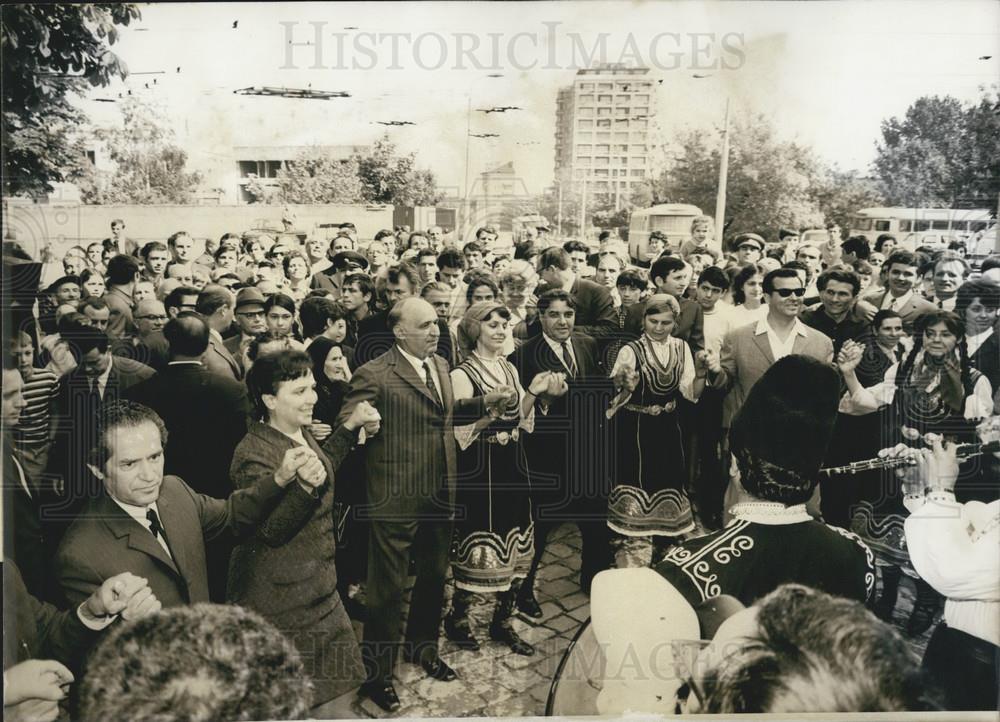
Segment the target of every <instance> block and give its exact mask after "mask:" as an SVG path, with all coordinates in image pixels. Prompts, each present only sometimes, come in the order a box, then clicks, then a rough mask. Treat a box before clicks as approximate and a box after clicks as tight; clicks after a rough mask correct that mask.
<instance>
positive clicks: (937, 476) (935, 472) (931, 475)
mask: <svg viewBox="0 0 1000 722" xmlns="http://www.w3.org/2000/svg"><path fill="white" fill-rule="evenodd" d="M925 440H927V441H928V442H929V443H930V445H931V447H930V448H929V449H926V448H925V449H915V448H913V447H910V446H907V445H906V444H897V445H896V446H894V447H892V448H891V449H882V450H881V451H880V452H878V455H879V457H881V458H885V457H895V458H904V459H908V460H909V464H908V465H906V466H902V467H900V468H898V469H896V476H897V477H899V478H900V479H901V480H902V482H903V493H904V495H906V496H923V495H924V494H927V493H929V492H933V491H946V492H951V491H953V490H954V489H955V480H956V479H957V478H958V459H957V458H956V455H955V450H956V445H955V444H953V443H951V442H945V441H943V440H942V437H940V436H938V435H937V434H927V435H925Z"/></svg>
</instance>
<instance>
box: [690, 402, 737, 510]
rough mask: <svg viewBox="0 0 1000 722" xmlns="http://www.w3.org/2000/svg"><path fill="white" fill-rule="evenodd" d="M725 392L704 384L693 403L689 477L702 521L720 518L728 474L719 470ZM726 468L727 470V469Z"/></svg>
mask: <svg viewBox="0 0 1000 722" xmlns="http://www.w3.org/2000/svg"><path fill="white" fill-rule="evenodd" d="M725 398H726V395H725V394H724V393H722V392H720V391H719V390H718V389H714V388H711V387H708V388H706V389H705V390H704V392H702V395H701V398H700V399H698V403H697V404H695V405H694V409H693V412H692V420H693V422H694V426H695V433H694V438H695V448H694V453H692V454H691V456H690V457H689V458H690V459H691V464H690V468H691V479H692V480H693V489H694V492H695V499H696V501H697V503H698V512H699V515H700V517H701V520H702V522H703V523H705V522H706V520H707V521H709V522H711V523H716V522H718V521H719V520H720V519H721V518H722V497H723V495H724V494H725V493H726V485H727V484H728V483H729V474H728V473H726V474H723V473H722V461H721V459H722V446H723V432H724V431H726V430H725V429H723V428H722V402H723V400H724V399H725ZM727 471H728V470H727Z"/></svg>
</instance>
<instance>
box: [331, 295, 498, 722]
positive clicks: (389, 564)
mask: <svg viewBox="0 0 1000 722" xmlns="http://www.w3.org/2000/svg"><path fill="white" fill-rule="evenodd" d="M386 321H387V325H388V327H389V329H391V331H392V334H393V338H394V343H393V345H392V347H391V348H390V349H389V350H388V351H386V352H385V353H383V354H382V355H380V356H378V357H377V358H375V359H373V360H371V361H369V362H368V363H366V364H364V365H363V366H361V367H360V368H359V369H358V370H357V371H355V373H354V376H353V378H352V379H351V388H350V391H349V392H348V395H347V397H346V398H345V400H344V405H343V408H342V409H341V412H340V421H341V423H342V422H343V421H344V420H346V419H347V418H348V417H349V416H350V415H351V413H352V412H353V410H354V407H355V406H357V405H358V404H359V403H361V402H362V401H367V402H369V403H370V404H371V405H372V406H374V407H375V408H376V409H378V411H379V413H380V414H381V416H382V419H383V422H382V428H381V429H380V431H379V432H378V433H377V434H375V435H374V436H372V437H370V438H368V439H367V440H366V441H365V445H364V454H365V459H366V462H367V472H368V473H367V480H368V504H367V506H364V507H360V508H356V509H355V511H354V513H356V514H358V515H359V516H361V517H362V518H364V519H366V520H370V522H371V526H370V529H371V531H370V543H369V547H368V589H367V602H368V621H367V622H366V624H365V630H364V640H363V641H364V644H363V647H362V651H363V653H364V656H365V666H366V668H367V676H368V680H367V681H366V682H365V684H364V685H363V686H362V687H361V693H362V694H363V695H365V696H368V697H370V698H371V699H372V701H374V702H375V703H376V704H377V705H379V706H380V707H381V708H382V709H384V710H386V711H393V710H396V709H398V708H399V706H400V703H399V698H398V697H397V695H396V691H395V689H394V687H393V684H392V675H393V668H394V667H395V663H396V657H397V655H398V652H399V650H400V647H401V646H403V651H404V655H403V656H404V659H405V660H406V661H408V662H416V663H419V664H420V665H421V667H422V668H423V669H424V671H425V672H426V673H427V674H428V675H429V676H430V677H431V678H433V679H437V680H440V681H445V682H447V681H451V680H453V679H455V678H456V674H455V672H454V670H452V669H451V667H449V666H448V665H447V664H445V662H444V661H442V660H441V658H440V656H439V655H438V629H439V627H440V624H441V615H442V611H443V606H444V585H445V578H446V576H447V573H448V552H449V549H450V545H451V533H452V516H453V508H452V507H453V504H454V494H455V487H454V477H455V469H456V466H455V465H456V452H455V435H454V431H453V423H469V422H471V421H473V420H477V419H481V418H482V417H483V416H485V415H486V410H487V408H498V407H499V406H500V405H501V404H504V405H505V404H506V403H507V401H508V394H507V393H505V392H499V391H497V392H493V393H491V394H489V395H487V396H484V397H478V398H474V399H467V400H462V401H457V402H456V401H455V400H454V396H453V394H452V388H451V378H450V376H449V374H448V371H449V369H448V363H447V361H445V359H443V358H442V357H440V356H438V355H437V354H435V353H434V350H435V349H436V348H438V341H439V334H440V332H441V331H440V326H439V324H438V318H437V313H436V312H435V310H434V307H433V306H431V305H430V304H429V303H427V302H426V301H424V300H423V299H420V298H413V297H406V298H403V299H401V300H398V301H396V303H395V304H394V305H393V307H392V309H391V310H390V311H389V313H388V315H387V317H386ZM511 391H513V390H511ZM411 559H412V560H413V562H414V567H415V571H416V581H415V583H414V586H413V593H412V596H411V600H410V607H409V613H408V615H407V623H406V629H405V632H404V630H403V627H402V622H401V620H402V618H403V616H404V611H405V610H404V600H403V593H404V591H405V589H406V585H407V577H408V575H409V569H410V561H411ZM404 640H405V646H404V645H403V642H404Z"/></svg>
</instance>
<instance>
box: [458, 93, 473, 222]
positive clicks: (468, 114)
mask: <svg viewBox="0 0 1000 722" xmlns="http://www.w3.org/2000/svg"><path fill="white" fill-rule="evenodd" d="M470 90H471V89H470ZM467 101H468V106H467V107H466V109H465V193H464V195H465V203H464V206H465V213H464V214H463V215H464V216H465V217H464V218H463V219H462V234H461V236H460V237H461V238H466V237H467V235H468V233H469V214H470V212H471V211H470V210H469V134H470V133H472V95H471V93H470V95H469V96H468V98H467Z"/></svg>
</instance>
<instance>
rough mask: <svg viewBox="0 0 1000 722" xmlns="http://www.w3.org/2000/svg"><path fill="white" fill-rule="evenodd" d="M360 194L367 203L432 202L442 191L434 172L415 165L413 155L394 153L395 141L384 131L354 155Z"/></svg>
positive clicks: (420, 204) (425, 204)
mask: <svg viewBox="0 0 1000 722" xmlns="http://www.w3.org/2000/svg"><path fill="white" fill-rule="evenodd" d="M357 163H358V174H359V176H360V178H361V185H362V189H363V190H362V196H363V198H364V200H365V201H367V202H370V203H392V204H394V205H403V206H432V205H435V204H436V203H438V202H439V201H440V200H441V198H442V195H441V193H439V192H438V191H437V189H436V183H435V180H434V174H433V173H432V172H431V171H429V170H420V169H418V168H416V167H415V165H416V155H415V154H412V153H411V154H410V155H398V154H397V151H396V146H395V144H394V143H393V142H392V141H391V140H389V136H388V135H384V136H382V137H381V138H379V139H378V140H377V141H375V144H374V145H372V147H371V149H370V150H369V151H368V152H367V153H364V154H359V155H358V156H357Z"/></svg>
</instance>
